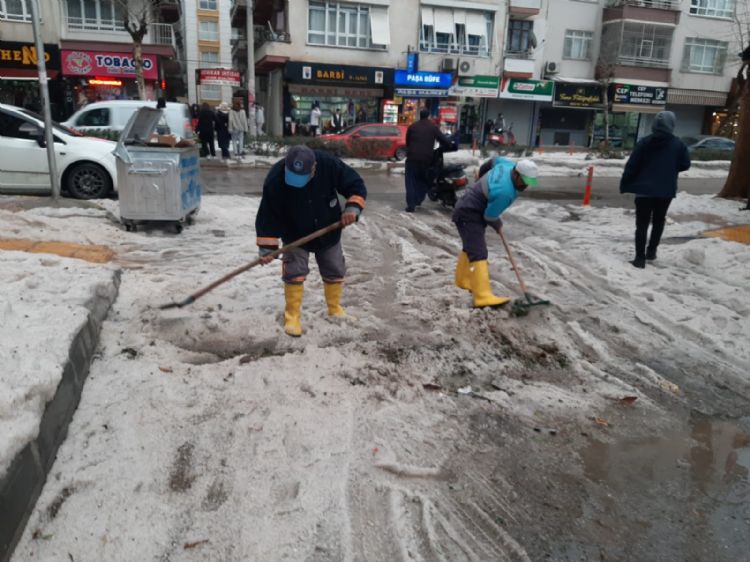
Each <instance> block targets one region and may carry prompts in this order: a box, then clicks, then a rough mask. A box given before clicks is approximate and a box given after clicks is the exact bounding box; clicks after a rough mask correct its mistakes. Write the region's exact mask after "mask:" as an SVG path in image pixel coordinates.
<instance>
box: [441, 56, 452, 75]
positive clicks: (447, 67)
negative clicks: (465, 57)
mask: <svg viewBox="0 0 750 562" xmlns="http://www.w3.org/2000/svg"><path fill="white" fill-rule="evenodd" d="M441 68H442V69H443V70H444V71H445V72H453V71H454V70H456V59H455V58H453V57H445V58H444V59H443V63H442V65H441Z"/></svg>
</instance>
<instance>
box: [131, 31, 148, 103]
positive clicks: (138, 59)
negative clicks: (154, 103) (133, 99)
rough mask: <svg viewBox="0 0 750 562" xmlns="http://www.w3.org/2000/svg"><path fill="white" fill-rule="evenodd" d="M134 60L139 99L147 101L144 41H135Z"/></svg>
mask: <svg viewBox="0 0 750 562" xmlns="http://www.w3.org/2000/svg"><path fill="white" fill-rule="evenodd" d="M133 59H134V60H135V82H136V84H137V85H138V98H139V99H141V100H145V99H146V81H145V80H144V79H143V40H140V41H133Z"/></svg>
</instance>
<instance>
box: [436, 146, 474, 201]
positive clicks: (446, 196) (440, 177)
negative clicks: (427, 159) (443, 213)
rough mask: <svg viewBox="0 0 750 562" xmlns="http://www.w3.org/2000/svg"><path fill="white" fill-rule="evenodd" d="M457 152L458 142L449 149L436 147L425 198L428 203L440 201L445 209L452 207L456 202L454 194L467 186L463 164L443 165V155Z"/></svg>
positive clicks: (456, 198)
mask: <svg viewBox="0 0 750 562" xmlns="http://www.w3.org/2000/svg"><path fill="white" fill-rule="evenodd" d="M457 150H458V142H457V141H455V140H454V142H453V144H452V146H451V147H450V148H443V147H442V146H438V147H437V148H436V149H435V156H434V159H433V168H432V169H433V174H432V177H433V180H432V186H431V188H430V190H429V191H428V192H427V197H428V198H429V199H430V201H440V203H442V205H443V206H445V207H453V206H454V205H455V204H456V201H457V200H458V197H457V195H456V192H458V191H460V190H461V189H464V188H465V187H466V186H467V185H469V179H468V178H467V177H466V172H465V171H464V168H466V166H464V165H463V164H447V165H446V164H445V160H444V159H443V154H444V153H446V152H455V151H457Z"/></svg>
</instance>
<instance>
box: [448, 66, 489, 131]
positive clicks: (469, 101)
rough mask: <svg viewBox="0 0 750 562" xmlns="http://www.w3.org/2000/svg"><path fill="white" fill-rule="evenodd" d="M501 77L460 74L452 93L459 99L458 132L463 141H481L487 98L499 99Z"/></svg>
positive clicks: (451, 90)
mask: <svg viewBox="0 0 750 562" xmlns="http://www.w3.org/2000/svg"><path fill="white" fill-rule="evenodd" d="M499 91H500V78H499V77H497V76H460V77H459V78H458V80H457V81H456V83H455V84H454V85H453V87H452V88H451V89H450V95H451V96H453V97H456V98H458V100H459V104H458V105H459V115H458V134H459V140H460V142H462V143H473V142H474V140H475V139H476V140H477V141H479V140H480V139H481V134H482V122H481V120H482V115H483V114H485V113H486V105H487V100H494V99H497V96H498V94H499Z"/></svg>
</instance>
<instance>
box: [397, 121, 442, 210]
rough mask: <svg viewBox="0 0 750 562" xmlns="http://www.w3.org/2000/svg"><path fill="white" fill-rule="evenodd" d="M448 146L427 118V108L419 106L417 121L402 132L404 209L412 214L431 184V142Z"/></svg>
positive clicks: (432, 144) (438, 129)
mask: <svg viewBox="0 0 750 562" xmlns="http://www.w3.org/2000/svg"><path fill="white" fill-rule="evenodd" d="M436 141H437V142H439V143H440V144H441V145H443V146H444V147H446V148H450V146H451V141H450V139H449V138H448V137H446V136H445V135H444V134H443V133H442V131H440V128H439V127H438V126H437V125H436V124H435V123H433V122H432V121H431V120H430V110H429V109H427V108H422V110H421V111H420V112H419V121H417V122H416V123H413V124H411V125H410V126H409V128H408V129H407V131H406V169H405V174H404V180H405V182H406V212H407V213H413V212H414V211H415V210H416V208H417V207H418V206H419V205H421V204H422V201H424V198H425V196H426V195H427V192H428V191H429V189H430V185H431V184H432V163H433V158H434V156H435V142H436Z"/></svg>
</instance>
